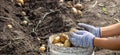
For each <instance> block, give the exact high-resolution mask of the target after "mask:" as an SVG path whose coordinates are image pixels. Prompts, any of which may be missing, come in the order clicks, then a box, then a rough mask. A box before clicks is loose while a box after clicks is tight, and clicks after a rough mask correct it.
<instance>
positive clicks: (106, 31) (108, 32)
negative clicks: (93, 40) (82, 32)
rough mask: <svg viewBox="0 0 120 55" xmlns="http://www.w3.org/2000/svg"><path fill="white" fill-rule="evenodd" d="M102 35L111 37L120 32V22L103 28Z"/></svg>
mask: <svg viewBox="0 0 120 55" xmlns="http://www.w3.org/2000/svg"><path fill="white" fill-rule="evenodd" d="M101 34H102V36H101V37H109V36H113V35H119V34H120V23H117V24H113V25H110V26H106V27H102V28H101Z"/></svg>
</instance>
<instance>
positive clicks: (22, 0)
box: [16, 0, 24, 5]
mask: <svg viewBox="0 0 120 55" xmlns="http://www.w3.org/2000/svg"><path fill="white" fill-rule="evenodd" d="M16 1H17V2H18V3H21V4H22V5H23V4H24V0H16Z"/></svg>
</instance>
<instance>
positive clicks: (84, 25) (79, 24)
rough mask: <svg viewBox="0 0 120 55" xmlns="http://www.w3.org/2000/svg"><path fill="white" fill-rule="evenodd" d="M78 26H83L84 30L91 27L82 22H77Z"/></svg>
mask: <svg viewBox="0 0 120 55" xmlns="http://www.w3.org/2000/svg"><path fill="white" fill-rule="evenodd" d="M78 26H80V27H83V28H85V29H86V30H88V29H90V28H93V26H91V25H88V24H84V23H78Z"/></svg>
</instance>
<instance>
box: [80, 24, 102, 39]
mask: <svg viewBox="0 0 120 55" xmlns="http://www.w3.org/2000/svg"><path fill="white" fill-rule="evenodd" d="M78 26H80V27H83V28H85V30H87V31H88V32H91V33H92V34H94V35H95V36H96V37H101V29H100V27H94V26H92V25H88V24H84V23H78Z"/></svg>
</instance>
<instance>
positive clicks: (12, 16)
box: [0, 0, 120, 55]
mask: <svg viewBox="0 0 120 55" xmlns="http://www.w3.org/2000/svg"><path fill="white" fill-rule="evenodd" d="M68 1H71V2H72V3H73V4H76V3H82V4H83V5H84V6H85V9H84V10H82V12H83V17H81V16H80V15H75V14H73V13H72V12H71V8H70V7H67V6H66V3H67V2H68ZM119 2H120V1H119V0H109V1H107V0H104V1H103V0H92V1H84V0H83V1H79V0H75V2H73V1H72V0H65V1H64V2H63V3H60V2H59V1H58V0H28V1H27V2H25V4H24V5H22V6H19V5H18V4H17V2H16V0H0V35H1V36H0V55H41V52H40V51H39V47H40V46H41V45H42V44H45V45H46V48H47V46H48V45H47V42H48V38H49V36H50V35H52V34H56V33H61V32H67V31H69V30H70V28H72V27H77V26H76V24H77V23H79V22H80V23H87V24H91V25H94V26H98V27H100V26H106V25H110V24H114V23H117V22H119V20H120V19H119V16H120V4H119ZM22 11H24V12H25V13H26V15H23V13H22ZM24 20H26V21H28V23H27V24H23V23H22V22H23V21H24ZM8 25H12V28H9V27H8ZM47 50H49V49H48V48H47ZM47 50H46V52H47ZM95 54H96V55H119V54H120V52H118V51H111V50H106V49H98V48H96V52H95Z"/></svg>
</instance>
